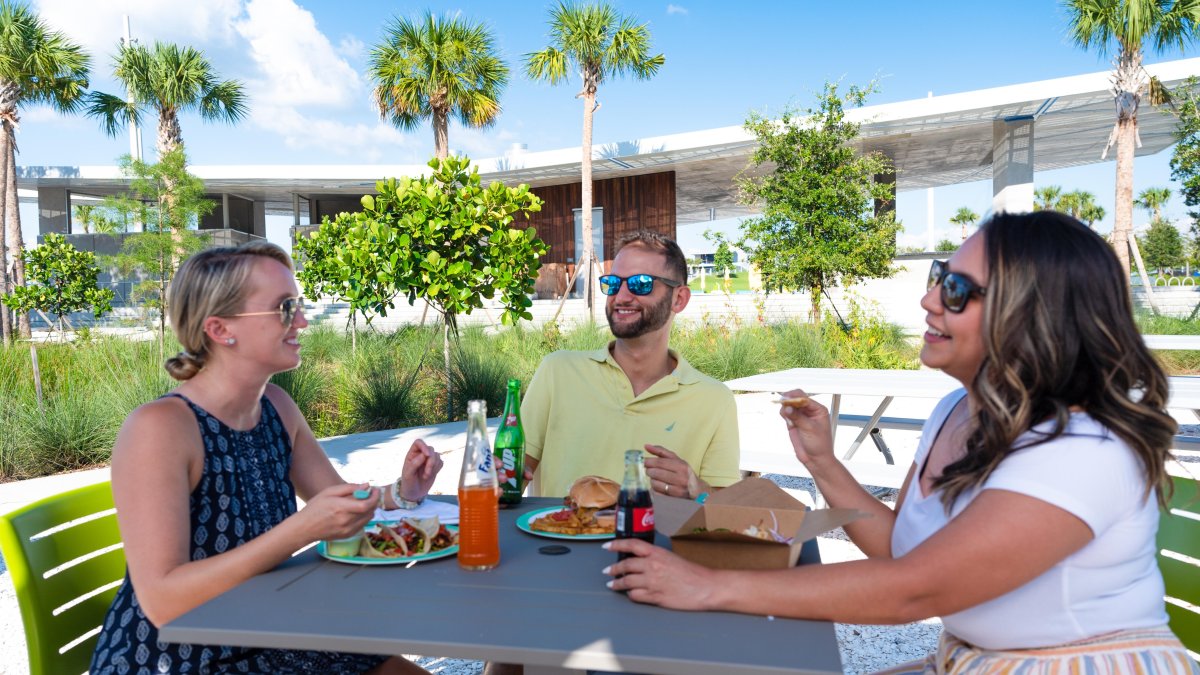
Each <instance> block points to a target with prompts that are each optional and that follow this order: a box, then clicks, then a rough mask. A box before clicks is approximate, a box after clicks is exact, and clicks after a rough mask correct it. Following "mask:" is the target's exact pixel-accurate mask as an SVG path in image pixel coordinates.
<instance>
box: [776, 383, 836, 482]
mask: <svg viewBox="0 0 1200 675" xmlns="http://www.w3.org/2000/svg"><path fill="white" fill-rule="evenodd" d="M800 401H803V403H801V402H800ZM780 402H781V405H782V406H783V407H781V408H780V409H779V416H780V417H782V418H783V420H784V422H785V423H786V424H787V427H788V436H789V437H790V438H791V440H792V448H793V449H794V450H795V452H796V458H797V459H799V460H800V461H801V462H802V463H803V464H804V465H805V466H809V464H810V463H811V462H821V461H825V460H829V459H834V456H833V434H832V433H831V432H830V428H829V411H828V410H826V409H825V406H823V405H821V404H820V403H817V402H816V401H814V400H812V398H810V397H809V395H808V394H807V393H805V392H804V391H803V390H801V389H793V390H791V391H789V392H785V393H784V394H783V396H782V398H781V399H780ZM810 468H811V467H810Z"/></svg>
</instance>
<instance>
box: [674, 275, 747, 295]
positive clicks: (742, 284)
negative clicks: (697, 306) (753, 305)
mask: <svg viewBox="0 0 1200 675" xmlns="http://www.w3.org/2000/svg"><path fill="white" fill-rule="evenodd" d="M688 288H690V289H692V292H693V293H700V292H704V293H722V292H724V291H725V277H724V276H720V275H718V276H714V275H712V274H709V275H707V276H705V278H704V289H705V290H704V291H701V290H700V277H699V276H695V277H692V278H691V279H690V280H688ZM749 290H750V275H749V274H748V273H746V272H741V273H739V274H730V275H729V289H728V292H730V293H737V292H738V291H749Z"/></svg>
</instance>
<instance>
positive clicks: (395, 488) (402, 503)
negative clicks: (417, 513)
mask: <svg viewBox="0 0 1200 675" xmlns="http://www.w3.org/2000/svg"><path fill="white" fill-rule="evenodd" d="M400 481H401V479H400V478H397V479H396V482H395V483H392V489H391V491H392V501H393V502H395V503H396V508H398V509H415V508H417V507H419V506H420V505H421V502H423V501H425V499H424V498H421V499H418V500H417V501H415V502H414V501H410V500H408V499H405V498H404V497H401V496H400Z"/></svg>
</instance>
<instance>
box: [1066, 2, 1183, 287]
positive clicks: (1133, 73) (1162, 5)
mask: <svg viewBox="0 0 1200 675" xmlns="http://www.w3.org/2000/svg"><path fill="white" fill-rule="evenodd" d="M1065 7H1066V9H1067V13H1068V15H1069V17H1070V23H1071V27H1070V35H1071V38H1072V39H1073V40H1074V41H1075V42H1076V43H1077V44H1078V45H1079V46H1081V47H1083V48H1084V49H1089V48H1092V47H1095V48H1096V49H1097V51H1099V52H1100V53H1101V54H1102V55H1104V54H1108V53H1110V52H1116V56H1115V58H1114V60H1113V65H1114V68H1113V75H1112V82H1113V87H1112V90H1113V94H1114V96H1115V98H1116V101H1115V102H1116V112H1117V121H1116V125H1115V126H1114V127H1113V132H1112V134H1111V135H1110V136H1109V139H1108V145H1107V146H1105V149H1104V155H1103V156H1107V154H1108V148H1109V147H1111V146H1112V145H1113V144H1114V143H1115V144H1116V146H1117V180H1116V202H1115V208H1116V222H1115V223H1114V225H1113V242H1112V243H1113V248H1114V249H1116V253H1117V257H1118V258H1119V259H1120V260H1121V264H1122V266H1123V268H1124V269H1129V236H1130V232H1131V231H1132V230H1133V155H1134V149H1135V146H1136V145H1140V142H1139V139H1138V133H1137V113H1138V104H1139V102H1140V101H1141V97H1142V93H1143V91H1144V90H1146V89H1147V87H1148V86H1149V88H1150V92H1149V93H1151V94H1156V93H1157V92H1156V91H1155V90H1156V87H1155V86H1154V83H1152V82H1151V81H1150V78H1149V77H1148V76H1147V74H1146V71H1145V69H1144V68H1143V67H1142V50H1143V47H1144V46H1147V45H1148V46H1150V47H1152V48H1153V49H1154V50H1155V51H1157V52H1162V51H1163V50H1165V49H1168V48H1174V47H1178V48H1183V47H1184V46H1186V45H1187V43H1189V42H1191V41H1192V40H1194V39H1195V38H1196V30H1197V22H1200V4H1197V3H1195V2H1190V1H1187V2H1185V1H1183V0H1176V1H1174V2H1172V1H1171V0H1066V2H1065Z"/></svg>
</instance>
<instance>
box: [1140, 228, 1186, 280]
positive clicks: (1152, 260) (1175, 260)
mask: <svg viewBox="0 0 1200 675" xmlns="http://www.w3.org/2000/svg"><path fill="white" fill-rule="evenodd" d="M1138 243H1139V245H1140V246H1141V248H1142V255H1143V256H1144V257H1145V260H1146V264H1147V265H1148V266H1150V267H1154V268H1156V269H1158V270H1160V271H1161V270H1164V269H1167V270H1169V269H1172V268H1175V267H1179V266H1181V265H1183V261H1184V251H1183V237H1182V236H1180V234H1179V230H1177V229H1175V226H1174V225H1172V224H1170V223H1168V222H1167V221H1166V220H1163V219H1161V218H1156V219H1154V220H1153V221H1151V222H1150V229H1148V230H1146V234H1145V235H1144V236H1142V237H1139V238H1138Z"/></svg>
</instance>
